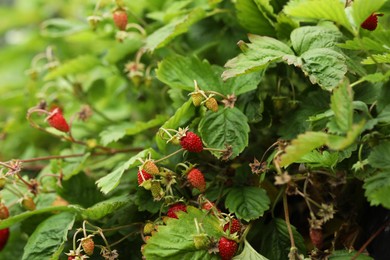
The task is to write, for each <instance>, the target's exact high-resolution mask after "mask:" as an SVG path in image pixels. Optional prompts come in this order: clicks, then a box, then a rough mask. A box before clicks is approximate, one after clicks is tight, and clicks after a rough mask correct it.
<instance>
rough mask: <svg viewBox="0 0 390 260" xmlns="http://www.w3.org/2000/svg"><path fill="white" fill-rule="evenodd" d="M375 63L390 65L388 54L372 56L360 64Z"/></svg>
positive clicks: (389, 55)
mask: <svg viewBox="0 0 390 260" xmlns="http://www.w3.org/2000/svg"><path fill="white" fill-rule="evenodd" d="M377 63H390V53H385V54H372V56H370V57H367V58H366V59H365V60H363V61H362V64H367V65H370V64H377Z"/></svg>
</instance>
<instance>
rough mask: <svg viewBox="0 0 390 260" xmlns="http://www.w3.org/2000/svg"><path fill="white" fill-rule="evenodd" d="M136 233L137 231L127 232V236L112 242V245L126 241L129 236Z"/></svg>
mask: <svg viewBox="0 0 390 260" xmlns="http://www.w3.org/2000/svg"><path fill="white" fill-rule="evenodd" d="M134 233H135V232H131V233H129V234H127V235H126V236H124V237H122V238H121V239H119V240H118V241H116V242H114V243H112V244H111V245H110V246H112V247H113V246H115V245H117V244H119V243H121V242H122V241H124V240H125V239H126V238H128V237H129V236H131V235H133V234H134ZM141 233H142V232H141Z"/></svg>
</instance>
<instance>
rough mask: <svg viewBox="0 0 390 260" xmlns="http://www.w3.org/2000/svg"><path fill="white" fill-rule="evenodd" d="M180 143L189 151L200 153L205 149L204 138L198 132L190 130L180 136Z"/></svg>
mask: <svg viewBox="0 0 390 260" xmlns="http://www.w3.org/2000/svg"><path fill="white" fill-rule="evenodd" d="M180 145H181V147H183V148H184V149H185V150H187V151H189V152H193V153H200V152H201V151H203V143H202V140H201V139H200V137H199V136H198V135H197V134H195V133H193V132H190V131H188V132H186V134H185V135H184V136H183V137H181V138H180Z"/></svg>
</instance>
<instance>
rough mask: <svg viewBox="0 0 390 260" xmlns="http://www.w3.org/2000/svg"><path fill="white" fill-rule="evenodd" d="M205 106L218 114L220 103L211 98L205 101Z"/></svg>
mask: <svg viewBox="0 0 390 260" xmlns="http://www.w3.org/2000/svg"><path fill="white" fill-rule="evenodd" d="M204 104H205V106H206V107H207V108H208V109H210V110H211V111H213V112H218V102H217V100H216V99H215V98H213V97H209V98H207V99H206V101H205V103H204Z"/></svg>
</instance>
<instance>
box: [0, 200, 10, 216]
mask: <svg viewBox="0 0 390 260" xmlns="http://www.w3.org/2000/svg"><path fill="white" fill-rule="evenodd" d="M8 217H9V211H8V208H7V206H6V205H5V204H4V203H0V219H6V218H8Z"/></svg>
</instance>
